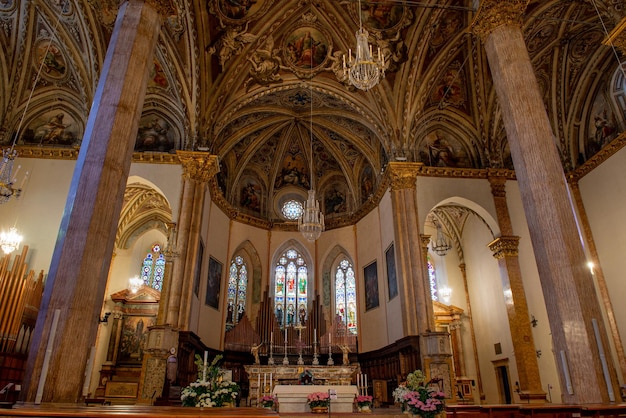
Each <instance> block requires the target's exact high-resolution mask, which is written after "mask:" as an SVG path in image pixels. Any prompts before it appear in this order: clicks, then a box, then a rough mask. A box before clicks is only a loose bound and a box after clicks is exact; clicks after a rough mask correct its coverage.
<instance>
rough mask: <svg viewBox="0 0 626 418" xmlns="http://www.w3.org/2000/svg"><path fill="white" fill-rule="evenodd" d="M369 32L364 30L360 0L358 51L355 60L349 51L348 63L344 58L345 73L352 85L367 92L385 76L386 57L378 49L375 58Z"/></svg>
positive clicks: (357, 35) (357, 33) (344, 57)
mask: <svg viewBox="0 0 626 418" xmlns="http://www.w3.org/2000/svg"><path fill="white" fill-rule="evenodd" d="M368 37H369V32H368V31H367V30H365V29H363V20H362V17H361V0H359V30H358V31H356V51H355V55H354V60H353V59H352V50H351V49H350V50H348V62H347V63H346V56H345V55H344V56H343V71H344V74H345V75H347V76H348V80H349V81H350V83H351V84H352V85H353V86H354V87H356V88H357V89H360V90H364V91H367V90H369V89H371V88H372V87H374V86H375V85H376V84H378V82H379V81H380V79H381V77H384V76H385V56H384V55H381V53H380V48H378V57H377V58H374V54H373V53H372V46H371V45H370V44H369V42H368Z"/></svg>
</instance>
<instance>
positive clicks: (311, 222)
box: [298, 57, 324, 241]
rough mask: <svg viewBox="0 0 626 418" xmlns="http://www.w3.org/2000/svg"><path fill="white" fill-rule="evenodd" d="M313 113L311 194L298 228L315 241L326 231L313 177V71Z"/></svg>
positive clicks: (310, 132) (311, 93)
mask: <svg viewBox="0 0 626 418" xmlns="http://www.w3.org/2000/svg"><path fill="white" fill-rule="evenodd" d="M311 68H313V57H311ZM309 88H310V93H309V94H310V96H311V97H310V101H311V114H310V117H309V146H310V149H309V167H310V170H311V171H310V174H311V177H310V185H311V189H310V190H309V196H308V198H307V200H306V202H304V210H303V212H302V216H301V217H300V218H298V230H299V231H300V233H301V234H302V236H303V237H304V238H305V239H306V240H308V241H315V240H316V239H318V238H319V237H320V235H322V231H324V214H323V213H322V211H321V210H320V204H319V202H318V201H317V200H316V199H315V187H314V186H315V181H314V177H313V73H311V80H309Z"/></svg>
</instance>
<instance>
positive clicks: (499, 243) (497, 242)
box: [488, 236, 519, 259]
mask: <svg viewBox="0 0 626 418" xmlns="http://www.w3.org/2000/svg"><path fill="white" fill-rule="evenodd" d="M488 247H489V249H490V250H491V251H492V252H493V257H494V258H496V259H501V258H504V257H517V256H518V253H519V251H518V247H519V237H516V236H508V237H507V236H503V237H499V238H496V239H494V240H493V241H491V242H490V243H489V245H488Z"/></svg>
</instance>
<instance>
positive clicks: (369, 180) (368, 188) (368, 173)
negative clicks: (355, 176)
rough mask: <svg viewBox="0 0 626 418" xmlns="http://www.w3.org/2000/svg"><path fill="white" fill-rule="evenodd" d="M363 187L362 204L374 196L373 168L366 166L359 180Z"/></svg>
mask: <svg viewBox="0 0 626 418" xmlns="http://www.w3.org/2000/svg"><path fill="white" fill-rule="evenodd" d="M359 184H360V185H361V203H364V202H366V201H367V199H369V198H370V197H371V196H373V194H374V170H373V169H372V167H371V166H369V165H368V166H366V167H365V168H364V169H363V171H362V172H361V178H360V179H359Z"/></svg>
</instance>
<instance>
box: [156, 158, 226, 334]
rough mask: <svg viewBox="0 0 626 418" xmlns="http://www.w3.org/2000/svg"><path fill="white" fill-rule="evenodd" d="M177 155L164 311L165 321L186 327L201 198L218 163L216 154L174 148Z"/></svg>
mask: <svg viewBox="0 0 626 418" xmlns="http://www.w3.org/2000/svg"><path fill="white" fill-rule="evenodd" d="M177 155H178V158H179V160H180V162H181V164H182V166H183V179H182V181H183V187H182V192H181V196H180V210H179V215H178V222H177V228H178V232H177V238H176V248H177V251H178V258H177V259H176V260H175V262H174V263H173V268H172V276H171V283H170V285H169V286H168V295H167V300H165V301H164V306H165V307H164V310H165V323H166V324H168V325H170V326H173V327H175V328H177V329H179V330H186V329H187V328H188V323H189V312H190V310H191V297H192V293H193V279H194V276H195V268H196V259H197V256H198V247H199V245H200V227H201V225H202V209H203V208H204V197H205V194H206V189H207V183H208V181H209V180H210V179H211V177H213V176H214V175H215V174H216V173H217V172H218V171H219V163H218V161H217V156H215V155H209V154H207V153H204V152H193V151H177Z"/></svg>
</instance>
